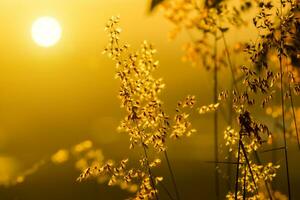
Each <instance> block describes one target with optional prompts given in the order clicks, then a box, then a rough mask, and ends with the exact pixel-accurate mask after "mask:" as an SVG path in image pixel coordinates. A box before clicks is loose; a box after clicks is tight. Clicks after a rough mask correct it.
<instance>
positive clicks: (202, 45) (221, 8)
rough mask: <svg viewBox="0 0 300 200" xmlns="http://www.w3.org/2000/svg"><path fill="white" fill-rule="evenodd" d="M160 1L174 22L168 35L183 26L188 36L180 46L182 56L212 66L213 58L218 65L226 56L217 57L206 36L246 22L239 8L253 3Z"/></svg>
mask: <svg viewBox="0 0 300 200" xmlns="http://www.w3.org/2000/svg"><path fill="white" fill-rule="evenodd" d="M162 5H163V8H164V10H165V12H164V13H165V17H166V18H167V19H168V20H169V21H170V22H171V23H172V24H174V25H175V28H174V29H173V30H172V31H171V32H170V38H171V39H174V38H176V36H177V35H178V34H179V33H180V32H181V31H182V30H186V31H187V32H188V33H189V35H190V36H191V41H190V42H187V43H186V44H185V45H184V46H183V49H184V52H185V55H184V57H183V60H184V61H190V62H192V63H193V64H195V65H202V66H203V67H205V68H206V69H211V65H212V63H214V60H215V59H217V61H218V63H219V64H218V66H219V67H221V66H225V65H226V60H225V59H224V57H218V58H216V56H215V55H214V53H213V52H212V51H211V49H213V45H212V44H211V43H210V42H209V40H208V38H210V36H211V35H214V36H216V35H217V33H218V32H222V33H224V32H226V31H228V29H229V27H230V26H238V27H239V26H241V25H244V24H246V22H245V21H244V20H243V18H242V12H244V11H246V10H248V9H250V7H251V5H252V3H251V2H250V1H245V2H244V3H242V4H241V5H240V6H239V7H236V6H229V5H228V4H227V3H224V2H223V1H210V0H207V1H205V2H203V1H200V0H174V1H165V2H163V4H162ZM194 35H196V37H195V36H194Z"/></svg>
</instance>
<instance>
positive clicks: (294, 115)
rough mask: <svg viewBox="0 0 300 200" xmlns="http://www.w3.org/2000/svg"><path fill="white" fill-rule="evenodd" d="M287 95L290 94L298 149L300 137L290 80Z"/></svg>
mask: <svg viewBox="0 0 300 200" xmlns="http://www.w3.org/2000/svg"><path fill="white" fill-rule="evenodd" d="M289 96H290V103H291V107H292V112H293V120H294V126H295V129H296V135H297V143H298V148H299V150H300V138H299V132H298V125H297V119H296V114H295V106H294V101H293V94H292V90H291V84H290V82H289Z"/></svg>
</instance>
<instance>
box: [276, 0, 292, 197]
mask: <svg viewBox="0 0 300 200" xmlns="http://www.w3.org/2000/svg"><path fill="white" fill-rule="evenodd" d="M282 6H283V5H282V0H280V12H281V13H280V49H279V66H280V93H281V112H282V126H283V140H284V156H285V168H286V176H287V185H288V198H289V199H291V185H290V174H289V161H288V153H287V139H286V129H285V106H284V105H285V101H284V88H283V66H282V51H283V38H282V34H283V30H282V17H283V16H282Z"/></svg>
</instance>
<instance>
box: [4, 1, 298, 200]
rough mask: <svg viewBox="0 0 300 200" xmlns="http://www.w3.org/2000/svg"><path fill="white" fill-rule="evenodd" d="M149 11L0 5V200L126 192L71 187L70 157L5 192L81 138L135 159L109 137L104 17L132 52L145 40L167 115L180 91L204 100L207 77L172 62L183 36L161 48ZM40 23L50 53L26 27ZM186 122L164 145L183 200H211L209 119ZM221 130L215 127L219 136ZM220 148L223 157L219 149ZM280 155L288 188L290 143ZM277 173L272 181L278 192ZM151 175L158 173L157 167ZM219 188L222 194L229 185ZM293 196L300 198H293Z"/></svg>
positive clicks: (111, 111) (128, 4)
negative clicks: (115, 20)
mask: <svg viewBox="0 0 300 200" xmlns="http://www.w3.org/2000/svg"><path fill="white" fill-rule="evenodd" d="M148 7H149V2H148V1H146V0H145V1H141V0H126V1H124V0H109V1H108V0H65V1H61V0H1V1H0V19H1V23H0V30H1V31H0V44H1V45H0V185H1V186H0V199H1V200H53V199H55V200H62V199H64V200H66V199H72V200H77V199H78V200H79V199H85V200H94V199H124V198H126V197H129V196H130V195H131V194H130V193H127V192H125V191H122V190H120V189H119V188H118V187H108V186H106V185H105V184H97V183H96V182H94V181H87V182H84V183H76V182H75V180H76V178H77V177H78V175H79V171H77V170H76V169H75V168H74V162H72V160H71V161H69V162H67V163H65V164H63V165H59V166H58V165H55V164H53V163H51V162H50V163H47V164H45V165H42V166H41V167H40V168H39V169H38V170H37V171H36V172H35V173H33V174H31V175H29V176H27V177H26V179H25V181H24V182H22V183H19V184H17V185H13V186H9V187H8V186H5V183H6V182H8V181H9V180H10V179H11V178H13V177H15V176H16V175H17V174H18V173H22V172H23V171H25V170H27V169H29V168H32V166H34V165H35V164H36V163H38V162H39V161H41V160H43V159H47V158H48V157H49V156H51V155H52V154H53V153H55V152H56V151H57V150H58V149H61V148H70V147H72V146H74V145H75V144H77V143H80V142H81V141H83V140H91V141H93V143H94V146H95V147H97V148H99V149H101V150H102V152H103V155H104V157H105V158H112V159H114V160H119V159H123V158H126V157H129V158H131V159H136V158H137V157H138V155H139V152H133V153H132V152H131V151H129V149H128V147H129V141H128V137H127V135H125V134H120V133H118V132H117V131H116V127H117V126H118V124H119V121H120V120H121V119H122V117H123V115H122V111H121V109H120V104H119V100H118V98H117V94H118V81H117V80H115V79H114V72H115V69H114V64H113V63H112V62H111V61H110V60H109V59H107V58H106V56H103V55H102V54H101V52H102V50H103V48H104V46H105V45H106V43H107V36H106V33H105V32H104V26H105V23H106V21H107V20H108V19H109V18H110V17H111V16H113V15H120V17H121V26H122V29H123V32H122V36H121V37H122V40H123V41H127V42H128V43H130V44H131V46H132V48H138V47H139V45H140V43H141V42H142V41H143V40H144V39H147V40H148V41H150V42H152V43H153V44H154V45H155V47H156V48H157V49H158V54H157V59H159V60H160V68H159V69H158V71H157V73H156V77H163V79H164V81H165V83H166V86H167V87H166V89H165V90H164V91H163V95H162V100H163V101H164V105H165V108H166V110H167V111H168V113H169V114H170V115H172V114H174V109H175V107H176V103H177V101H178V100H180V99H183V98H184V97H185V96H186V95H188V94H193V95H196V96H197V98H198V101H199V103H200V104H201V105H202V104H203V105H206V104H209V103H211V102H212V99H213V94H212V87H213V85H212V81H211V77H212V74H211V73H209V72H207V71H206V70H204V69H203V68H197V67H192V66H191V64H190V63H183V62H182V61H181V57H182V52H181V48H182V44H183V42H184V41H186V40H187V36H186V35H182V36H180V37H179V38H178V39H177V40H176V41H173V42H169V41H168V39H167V35H168V32H169V31H170V29H171V28H172V26H171V24H169V23H168V22H167V21H166V20H165V19H164V18H163V16H162V13H161V12H159V11H158V10H156V11H155V12H154V13H151V14H149V12H148ZM40 16H53V17H55V18H56V19H57V20H58V21H59V22H60V24H61V27H62V29H63V34H62V38H61V40H60V41H59V43H58V44H56V45H55V46H54V47H51V48H42V47H39V46H37V45H36V44H35V43H34V42H33V40H32V38H31V32H30V31H31V25H32V23H33V21H34V20H36V19H37V18H38V17H40ZM246 33H249V30H244V31H242V32H239V35H237V34H236V35H235V33H231V35H230V37H229V38H228V40H229V42H235V41H237V40H239V39H241V38H247V37H250V36H249V35H247V34H246ZM221 73H222V75H221V77H220V79H221V80H220V82H221V83H224V85H226V83H227V82H228V80H227V78H226V77H227V73H228V72H227V71H222V72H221ZM224 87H225V86H224ZM296 101H299V99H298V100H296ZM195 116H196V117H193V120H192V122H193V124H194V126H195V128H197V130H198V132H197V133H196V134H195V135H193V136H192V138H186V139H181V140H178V141H173V142H169V156H170V159H171V162H172V165H173V168H174V171H175V174H176V178H177V181H178V187H179V188H180V193H181V196H182V199H189V200H193V199H214V195H213V193H214V165H213V164H208V163H204V162H203V161H212V160H213V159H214V157H213V155H214V151H213V134H212V129H211V128H212V123H213V121H212V119H213V116H212V115H203V116H200V115H195ZM224 127H225V124H221V126H220V131H219V132H220V137H221V133H222V132H223V130H224ZM220 148H221V153H222V151H223V150H222V148H223V146H222V145H220ZM224 150H225V149H224ZM289 150H290V151H289V152H294V153H291V154H292V155H291V156H290V165H291V174H293V175H292V176H291V185H292V188H293V191H296V189H297V188H299V185H300V172H299V170H297V169H299V168H300V163H299V162H298V161H297V158H299V152H296V143H291V144H290V145H289ZM278 156H279V158H280V157H282V158H283V155H281V154H280V153H278ZM279 160H280V159H279ZM280 164H283V162H282V163H280ZM283 168H284V165H283V166H282V168H281V171H280V172H279V174H278V176H279V178H278V180H277V181H276V183H275V184H276V188H280V190H281V191H282V192H284V193H285V192H286V187H285V185H286V183H285V181H286V179H284V178H282V179H281V177H283V174H284V171H282V170H283ZM160 170H161V171H160V172H159V173H161V174H164V173H167V168H166V166H164V167H162V168H161V169H160ZM221 178H222V175H221ZM166 182H167V183H168V180H166ZM223 182H224V183H223V185H225V183H226V181H225V180H223ZM221 190H222V194H223V195H224V194H225V193H226V191H227V190H228V188H227V187H222V188H221ZM293 195H294V197H295V199H300V195H299V194H293ZM197 196H198V197H197ZM199 196H200V197H201V198H199ZM162 199H164V198H162Z"/></svg>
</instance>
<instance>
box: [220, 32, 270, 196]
mask: <svg viewBox="0 0 300 200" xmlns="http://www.w3.org/2000/svg"><path fill="white" fill-rule="evenodd" d="M221 32H222V31H221ZM222 38H223V42H224V47H225V52H226V55H227V60H228V64H229V67H230V71H231V74H232V83H233V87H235V89H236V92H237V93H239V90H238V87H237V80H236V78H235V74H234V70H233V65H232V62H231V58H230V54H229V49H228V45H227V42H226V38H225V35H224V33H223V32H222ZM245 157H246V155H245ZM256 157H257V160H258V161H259V160H260V159H259V156H258V154H257V153H256ZM259 164H260V161H259ZM249 167H250V165H249ZM250 172H251V168H250ZM253 178H254V177H253ZM253 180H254V179H253ZM264 182H265V185H266V188H267V191H268V194H269V197H270V199H271V200H272V195H271V193H270V189H269V187H268V184H267V182H266V181H264ZM236 184H237V183H236Z"/></svg>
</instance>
